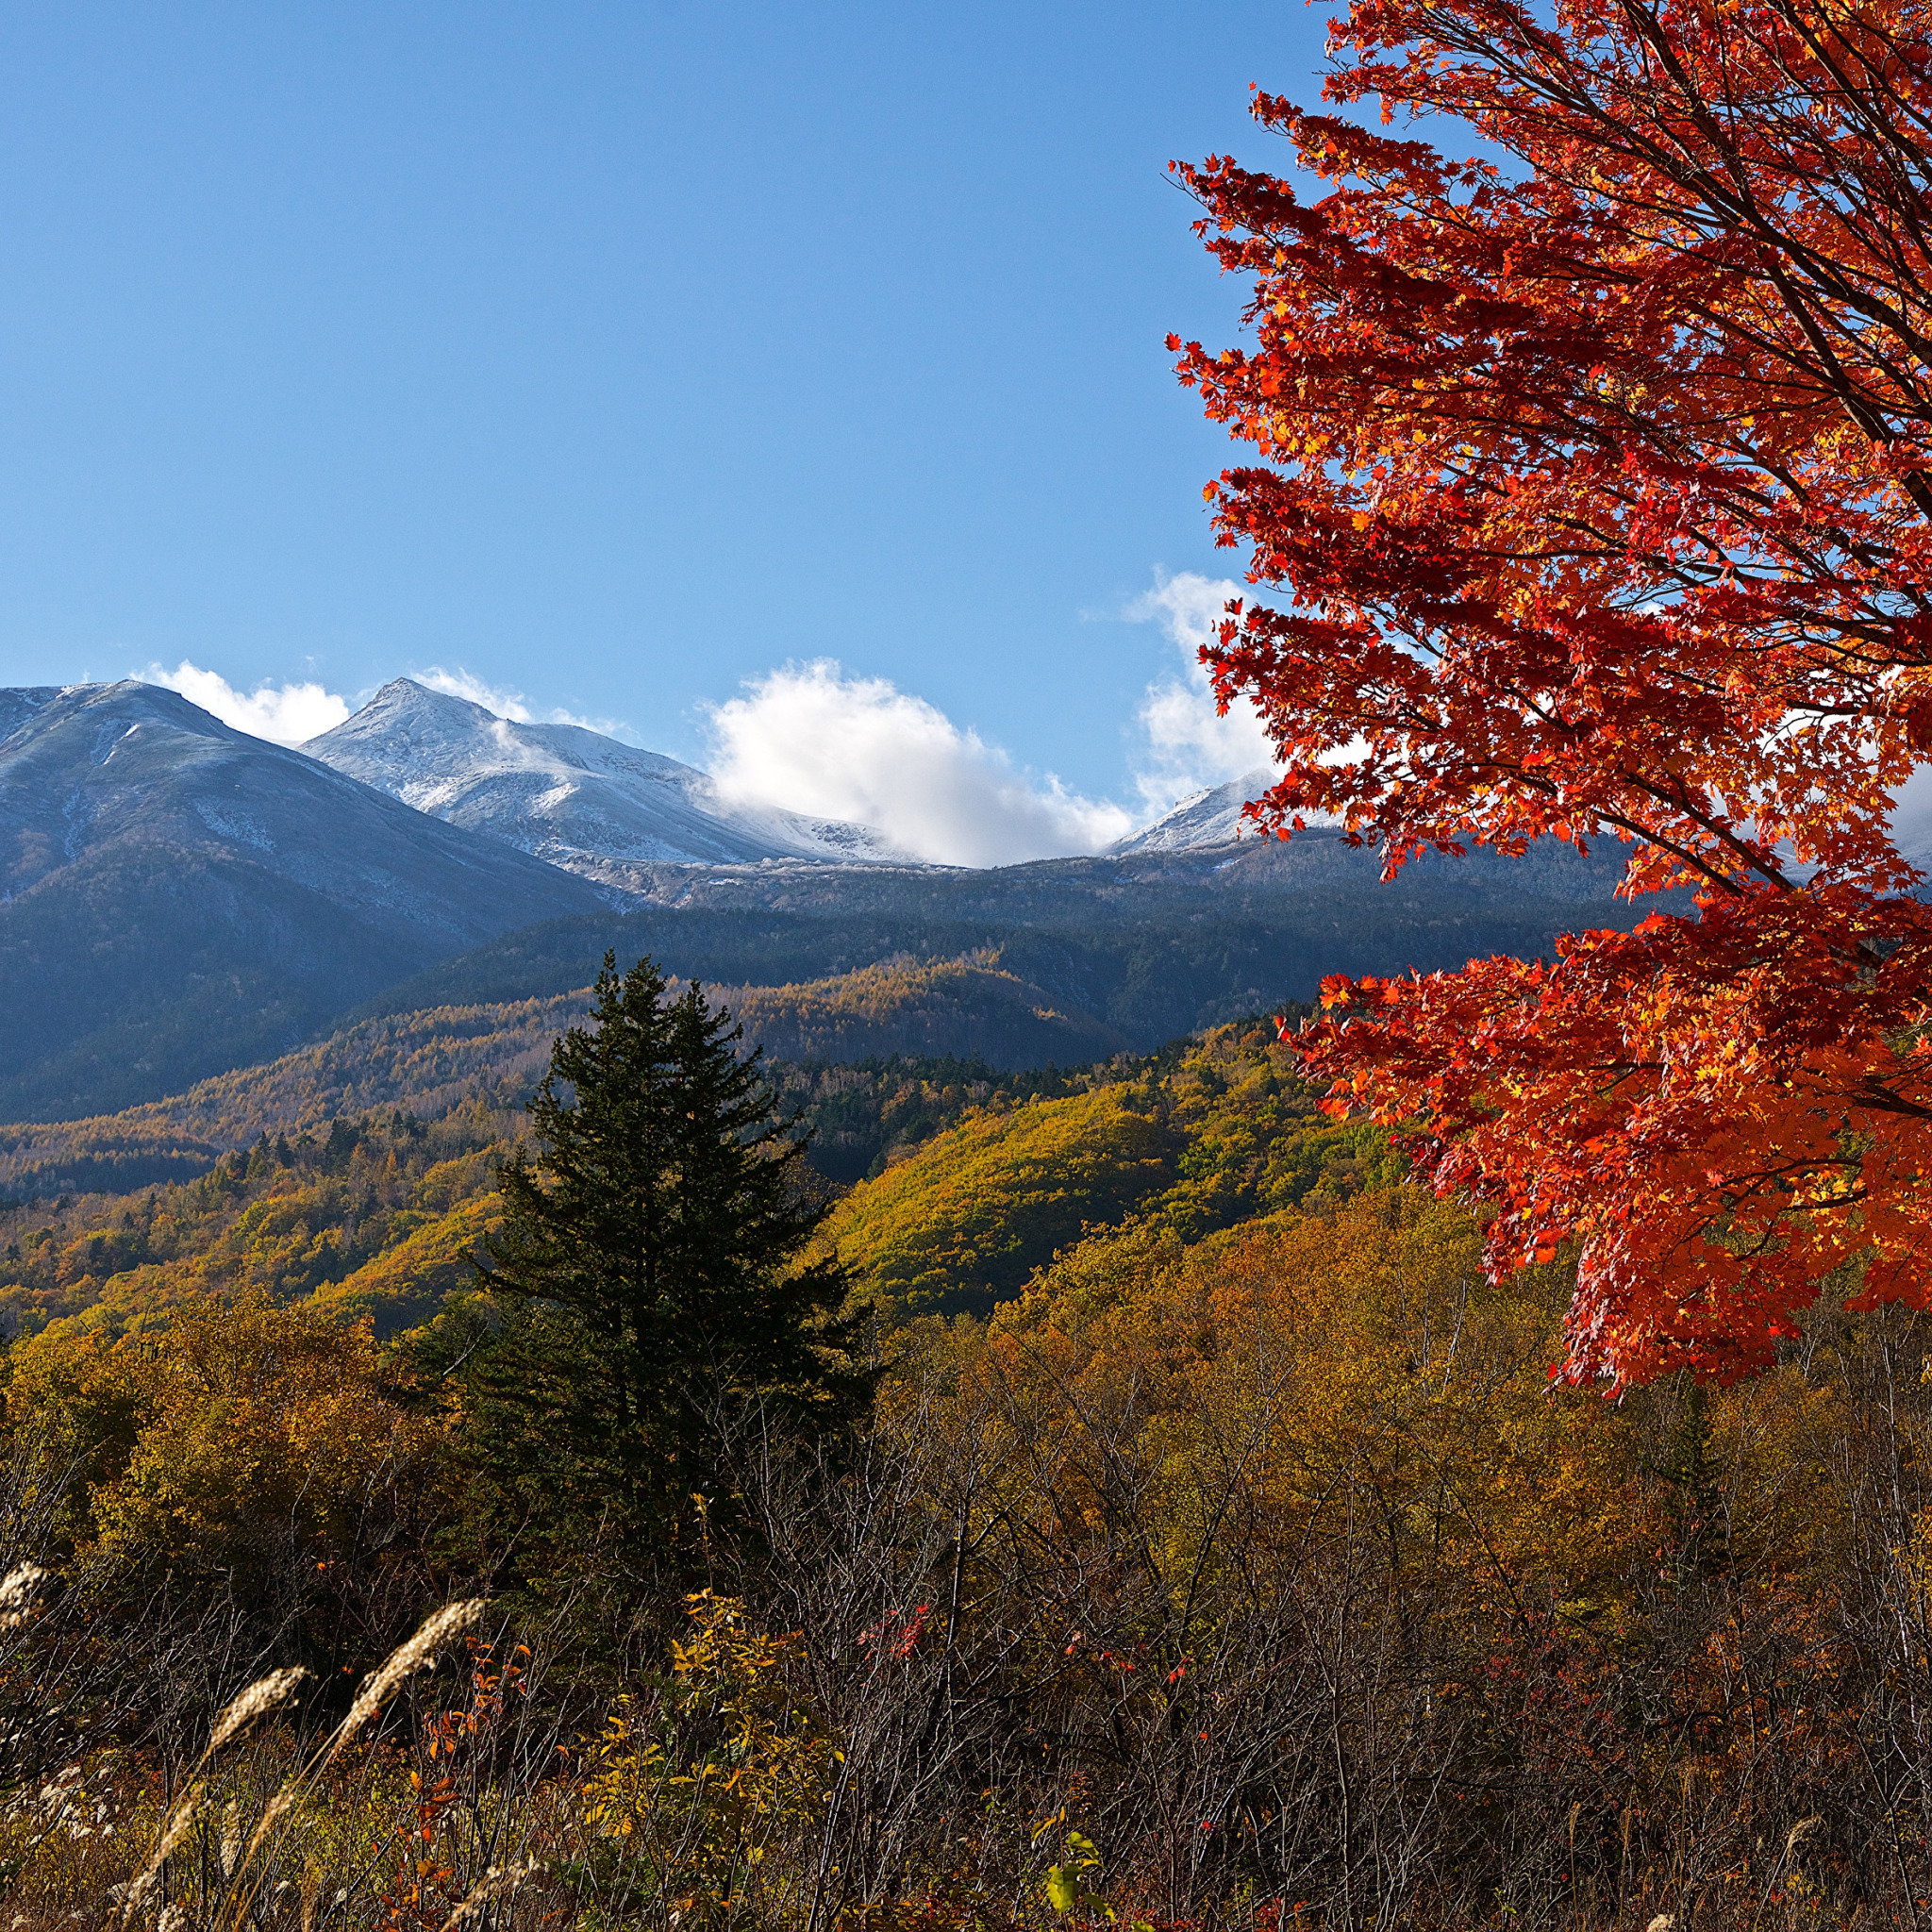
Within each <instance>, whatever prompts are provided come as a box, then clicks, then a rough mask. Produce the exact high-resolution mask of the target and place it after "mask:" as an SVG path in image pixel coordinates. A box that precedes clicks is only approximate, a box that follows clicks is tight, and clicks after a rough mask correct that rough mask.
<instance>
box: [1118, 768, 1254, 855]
mask: <svg viewBox="0 0 1932 1932" xmlns="http://www.w3.org/2000/svg"><path fill="white" fill-rule="evenodd" d="M1275 776H1276V774H1275V773H1274V772H1273V771H1271V770H1270V769H1269V767H1267V766H1266V765H1262V766H1260V767H1259V768H1258V769H1257V770H1256V771H1252V772H1249V773H1247V774H1245V775H1244V776H1242V777H1240V778H1234V779H1231V780H1230V781H1229V782H1228V783H1227V784H1225V785H1215V786H1211V787H1209V789H1208V791H1196V792H1194V793H1192V794H1191V796H1189V797H1187V798H1184V799H1182V800H1181V801H1180V803H1179V804H1178V805H1176V806H1174V808H1172V809H1171V810H1169V811H1167V812H1164V813H1163V814H1162V815H1161V816H1160V817H1159V818H1158V819H1156V820H1155V821H1154V823H1153V824H1151V825H1142V826H1141V829H1140V830H1139V831H1138V832H1130V833H1128V835H1127V836H1126V837H1125V838H1124V839H1121V840H1118V841H1115V842H1114V843H1113V844H1111V845H1109V846H1108V848H1107V849H1108V852H1110V853H1127V852H1198V851H1201V850H1202V849H1203V848H1205V847H1207V846H1209V845H1229V844H1232V843H1233V842H1234V841H1235V840H1236V839H1238V838H1240V837H1241V836H1242V833H1243V832H1244V831H1245V833H1246V835H1247V836H1248V837H1249V838H1254V837H1256V836H1257V835H1256V832H1255V828H1254V827H1253V826H1252V825H1247V824H1244V822H1243V821H1242V818H1241V810H1242V808H1243V807H1244V806H1246V805H1247V803H1248V801H1249V800H1250V799H1253V798H1259V797H1260V795H1261V794H1262V793H1263V792H1264V791H1267V790H1268V788H1269V787H1270V786H1271V785H1272V784H1274V780H1275Z"/></svg>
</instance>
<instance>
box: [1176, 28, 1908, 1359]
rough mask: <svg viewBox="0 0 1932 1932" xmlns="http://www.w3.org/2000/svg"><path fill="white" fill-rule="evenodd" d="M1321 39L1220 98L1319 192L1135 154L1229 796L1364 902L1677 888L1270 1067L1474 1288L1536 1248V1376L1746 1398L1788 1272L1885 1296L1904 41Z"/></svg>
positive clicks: (1894, 972)
mask: <svg viewBox="0 0 1932 1932" xmlns="http://www.w3.org/2000/svg"><path fill="white" fill-rule="evenodd" d="M1331 52H1332V53H1333V54H1335V55H1336V56H1337V57H1338V64H1337V68H1336V71H1335V72H1334V73H1333V74H1332V75H1331V76H1330V78H1329V80H1328V83H1327V87H1326V93H1327V97H1328V103H1329V106H1330V107H1331V108H1334V109H1340V110H1341V111H1331V112H1327V113H1322V114H1316V113H1310V112H1307V111H1304V110H1303V109H1301V108H1297V107H1294V106H1292V105H1291V104H1290V103H1289V102H1287V101H1285V100H1281V99H1278V98H1276V97H1274V96H1271V95H1260V96H1257V102H1256V108H1255V111H1256V114H1257V118H1258V119H1259V120H1260V122H1261V123H1262V124H1263V125H1264V126H1266V127H1268V128H1271V129H1273V130H1274V131H1275V132H1277V133H1280V134H1282V135H1284V136H1286V137H1287V138H1288V139H1289V141H1290V142H1291V143H1292V145H1293V148H1294V151H1295V154H1296V157H1297V159H1298V162H1299V164H1300V166H1301V167H1302V168H1303V169H1304V170H1306V171H1307V173H1308V174H1309V175H1313V176H1315V177H1317V178H1318V180H1319V181H1320V183H1321V184H1322V192H1320V193H1319V195H1318V196H1317V197H1316V198H1314V199H1312V200H1304V199H1303V198H1302V197H1301V196H1300V195H1298V194H1297V193H1296V192H1295V191H1294V189H1293V187H1292V186H1291V183H1289V182H1288V181H1286V180H1283V179H1281V178H1277V177H1276V176H1274V175H1268V174H1263V173H1256V172H1252V171H1250V170H1247V169H1244V168H1242V167H1241V166H1239V165H1238V164H1237V163H1236V162H1235V161H1233V160H1232V159H1229V158H1220V157H1216V158H1209V159H1208V161H1207V162H1205V163H1203V164H1201V165H1199V166H1191V167H1185V168H1182V169H1180V170H1179V173H1180V174H1181V175H1182V177H1183V178H1184V179H1185V181H1186V183H1187V185H1188V186H1189V187H1190V188H1191V191H1192V192H1194V194H1195V195H1196V196H1197V197H1198V198H1199V200H1200V201H1201V203H1202V205H1203V207H1204V208H1205V210H1206V216H1205V219H1204V220H1203V221H1202V222H1201V224H1200V228H1201V231H1202V233H1203V234H1204V236H1205V238H1206V239H1207V241H1208V245H1209V247H1210V248H1211V249H1212V250H1213V251H1214V253H1215V254H1217V255H1218V257H1219V258H1220V259H1221V261H1222V263H1223V265H1224V267H1225V268H1227V269H1228V270H1230V271H1233V272H1236V273H1239V274H1241V275H1244V276H1247V277H1249V278H1250V279H1251V281H1252V286H1253V290H1254V293H1253V297H1252V300H1251V301H1250V303H1249V304H1248V308H1247V311H1246V316H1245V320H1246V322H1247V324H1248V325H1249V327H1250V329H1251V332H1252V341H1251V343H1250V345H1249V346H1247V347H1244V348H1241V349H1234V350H1226V351H1223V352H1219V353H1210V352H1209V351H1208V350H1206V349H1204V348H1203V347H1202V346H1201V345H1200V344H1199V343H1190V344H1188V345H1187V346H1186V347H1185V349H1184V350H1182V355H1181V363H1180V371H1181V375H1182V379H1183V380H1184V381H1185V382H1187V383H1189V384H1190V385H1191V386H1192V387H1194V388H1195V389H1196V390H1198V391H1199V392H1200V394H1201V395H1202V397H1203V399H1204V402H1205V404H1206V406H1207V408H1208V413H1209V415H1210V416H1212V417H1213V418H1215V419H1216V420H1219V421H1221V422H1222V423H1224V424H1225V425H1227V426H1228V428H1229V429H1230V431H1231V432H1232V433H1233V434H1234V435H1236V436H1237V437H1239V438H1241V439H1243V440H1245V441H1249V442H1251V443H1252V444H1254V445H1255V447H1256V449H1257V452H1258V454H1259V456H1260V458H1262V461H1261V462H1260V463H1258V464H1257V465H1255V466H1252V467H1244V468H1237V469H1230V470H1228V471H1226V472H1224V474H1223V475H1222V476H1221V478H1220V480H1219V481H1218V483H1216V484H1215V485H1213V486H1211V488H1210V491H1209V497H1210V500H1211V502H1212V503H1213V506H1214V510H1215V517H1216V522H1217V527H1218V530H1219V534H1220V540H1221V541H1223V542H1224V543H1226V544H1230V545H1243V546H1246V547H1247V548H1248V549H1249V551H1250V553H1251V565H1250V577H1251V580H1252V581H1253V582H1255V583H1256V584H1257V585H1258V586H1261V587H1262V588H1263V590H1264V591H1267V592H1273V593H1274V594H1272V595H1266V596H1264V597H1261V598H1256V599H1241V600H1238V601H1237V602H1235V603H1234V604H1232V605H1230V607H1229V610H1228V614H1227V617H1226V620H1225V622H1224V625H1223V627H1222V633H1221V638H1220V641H1219V644H1218V645H1217V646H1216V647H1214V648H1212V649H1211V650H1210V651H1209V652H1208V654H1207V655H1208V661H1209V663H1210V665H1211V668H1212V672H1213V675H1214V679H1215V684H1216V689H1217V691H1218V692H1219V694H1220V696H1221V697H1222V699H1223V701H1224V703H1235V702H1241V701H1247V700H1252V701H1254V702H1255V703H1256V704H1257V706H1258V707H1259V708H1260V710H1261V712H1262V715H1263V716H1264V718H1265V719H1266V722H1267V724H1268V726H1269V729H1270V731H1271V733H1272V735H1273V736H1274V741H1275V742H1276V744H1277V746H1278V748H1279V753H1280V758H1281V761H1282V764H1283V767H1284V771H1283V775H1282V777H1281V780H1280V782H1279V783H1278V784H1277V785H1276V786H1275V788H1274V791H1272V792H1271V793H1270V794H1269V796H1268V798H1267V799H1266V800H1265V801H1263V802H1262V805H1261V807H1260V808H1259V815H1260V816H1261V817H1262V818H1263V820H1264V822H1265V823H1268V824H1272V825H1274V827H1276V828H1277V829H1281V830H1284V831H1292V830H1294V829H1297V828H1299V827H1301V826H1302V825H1303V824H1306V823H1307V820H1308V819H1309V818H1310V817H1312V816H1314V815H1317V814H1319V815H1321V816H1323V817H1326V818H1331V819H1333V820H1336V821H1338V822H1339V823H1340V824H1341V825H1342V826H1343V827H1344V830H1345V833H1346V835H1347V836H1348V837H1350V838H1351V839H1353V840H1354V841H1357V842H1363V843H1368V844H1371V845H1373V846H1374V847H1375V848H1376V849H1377V850H1378V851H1379V853H1380V854H1381V856H1382V858H1383V861H1384V866H1385V870H1386V872H1387V873H1389V874H1393V873H1394V872H1395V871H1396V870H1397V869H1398V868H1399V867H1400V866H1401V865H1402V864H1403V863H1404V862H1406V861H1407V859H1408V858H1411V857H1413V856H1414V855H1416V854H1417V853H1419V852H1422V851H1424V850H1428V849H1432V848H1433V849H1436V850H1440V851H1445V852H1451V853H1461V852H1464V851H1466V850H1467V849H1468V848H1469V847H1470V846H1471V845H1473V844H1482V845H1488V846H1490V847H1492V848H1494V849H1496V850H1498V851H1502V852H1505V853H1521V852H1523V851H1524V850H1525V849H1526V847H1527V846H1528V844H1529V842H1530V841H1533V840H1537V839H1541V838H1557V839H1561V840H1566V841H1570V842H1572V843H1574V844H1576V845H1578V846H1579V847H1581V846H1585V845H1587V843H1588V841H1591V840H1592V839H1600V838H1603V837H1612V838H1616V839H1618V840H1621V841H1626V842H1627V844H1628V847H1629V860H1628V865H1627V867H1626V872H1625V881H1624V884H1625V890H1626V891H1630V892H1632V893H1637V892H1643V891H1657V890H1659V889H1663V888H1667V887H1679V888H1688V889H1689V890H1690V891H1692V892H1694V894H1695V896H1696V904H1697V908H1698V910H1697V912H1696V914H1695V915H1694V916H1691V915H1689V914H1685V915H1670V916H1661V917H1657V918H1653V919H1651V920H1649V921H1647V922H1646V923H1645V924H1644V925H1643V926H1641V928H1640V929H1639V930H1638V931H1637V932H1636V933H1634V934H1630V935H1624V934H1620V933H1614V932H1598V933H1587V934H1584V935H1581V936H1580V937H1577V938H1574V939H1572V940H1570V941H1565V942H1564V944H1563V946H1562V947H1561V949H1560V952H1559V957H1558V958H1557V960H1556V961H1555V962H1554V963H1553V964H1546V965H1541V966H1530V965H1524V964H1522V963H1520V962H1516V961H1511V960H1487V961H1481V962H1476V963H1473V964H1472V965H1471V966H1470V967H1469V968H1468V969H1467V970H1466V971H1465V972H1463V973H1460V974H1439V975H1433V976H1431V977H1428V978H1426V979H1415V980H1409V981H1401V982H1394V983H1390V984H1376V983H1373V982H1368V983H1363V984H1361V985H1359V986H1355V987H1345V986H1334V987H1331V988H1330V989H1329V991H1328V1001H1329V1006H1330V1014H1329V1017H1328V1018H1327V1019H1326V1020H1324V1021H1323V1022H1321V1023H1319V1024H1317V1025H1316V1026H1315V1027H1313V1028H1312V1029H1311V1030H1310V1032H1309V1034H1308V1035H1307V1036H1306V1037H1305V1039H1304V1042H1303V1043H1304V1050H1305V1052H1306V1054H1307V1058H1308V1060H1309V1063H1310V1064H1311V1065H1312V1066H1313V1067H1314V1068H1315V1069H1316V1070H1318V1071H1320V1072H1322V1073H1324V1074H1328V1075H1330V1076H1332V1078H1333V1079H1334V1080H1335V1082H1336V1083H1337V1084H1336V1088H1335V1094H1336V1099H1335V1102H1334V1104H1335V1105H1338V1106H1365V1107H1367V1108H1372V1109H1373V1110H1374V1113H1375V1114H1376V1116H1377V1117H1379V1118H1382V1119H1385V1120H1388V1121H1390V1122H1391V1123H1395V1122H1401V1123H1407V1124H1415V1125H1419V1126H1420V1128H1421V1129H1422V1130H1423V1132H1424V1135H1425V1137H1426V1158H1427V1160H1428V1163H1429V1172H1430V1174H1431V1177H1432V1178H1433V1179H1434V1181H1435V1183H1436V1185H1437V1186H1438V1187H1440V1188H1443V1189H1459V1190H1465V1191H1469V1192H1471V1193H1472V1194H1474V1196H1476V1197H1477V1198H1478V1199H1481V1200H1484V1201H1487V1202H1491V1203H1493V1204H1494V1206H1495V1207H1496V1208H1497V1210H1498V1211H1497V1213H1496V1215H1495V1218H1494V1220H1493V1221H1492V1223H1491V1226H1490V1251H1489V1252H1490V1259H1491V1266H1492V1267H1495V1268H1498V1269H1501V1268H1507V1267H1510V1266H1515V1265H1519V1264H1521V1263H1522V1262H1524V1261H1525V1260H1527V1259H1531V1258H1534V1257H1546V1256H1549V1255H1551V1254H1553V1253H1554V1252H1555V1251H1556V1249H1557V1246H1558V1244H1559V1243H1562V1242H1564V1241H1573V1240H1574V1241H1576V1242H1577V1243H1578V1244H1579V1248H1578V1252H1579V1257H1580V1264H1579V1286H1578V1294H1577V1302H1576V1307H1575V1309H1574V1316H1573V1323H1572V1329H1571V1351H1570V1357H1569V1361H1568V1364H1567V1373H1568V1374H1571V1375H1572V1376H1573V1377H1598V1376H1602V1377H1607V1378H1608V1379H1609V1380H1610V1381H1611V1382H1612V1383H1613V1384H1621V1383H1622V1382H1624V1381H1629V1380H1633V1379H1641V1378H1645V1377H1648V1376H1650V1375H1653V1374H1657V1373H1660V1372H1661V1371H1663V1370H1666V1369H1670V1368H1674V1367H1680V1366H1688V1367H1691V1368H1692V1369H1694V1370H1696V1371H1697V1372H1699V1373H1700V1374H1715V1375H1719V1376H1723V1377H1731V1376H1735V1375H1739V1374H1746V1373H1749V1372H1750V1371H1751V1370H1753V1369H1755V1368H1757V1367H1759V1366H1761V1365H1762V1364H1763V1363H1764V1362H1765V1361H1766V1360H1768V1359H1769V1356H1770V1352H1771V1350H1772V1348H1773V1347H1774V1343H1775V1341H1776V1340H1777V1338H1779V1337H1780V1336H1783V1335H1788V1334H1790V1332H1791V1330H1792V1321H1793V1317H1794V1315H1795V1314H1796V1313H1797V1311H1799V1310H1800V1309H1802V1308H1803V1307H1805V1306H1806V1305H1807V1303H1808V1302H1809V1301H1810V1300H1811V1299H1812V1298H1813V1297H1814V1296H1815V1294H1816V1292H1817V1291H1818V1288H1819V1286H1820V1284H1821V1282H1822V1281H1823V1279H1824V1277H1825V1276H1826V1275H1827V1274H1831V1273H1832V1272H1833V1271H1834V1270H1840V1269H1843V1270H1845V1271H1846V1279H1847V1281H1848V1283H1849V1284H1850V1285H1851V1286H1852V1287H1853V1289H1854V1290H1855V1292H1856V1294H1857V1298H1858V1299H1859V1300H1861V1301H1863V1302H1868V1303H1869V1302H1872V1301H1876V1300H1880V1299H1901V1300H1907V1301H1911V1302H1915V1303H1918V1302H1924V1300H1925V1298H1926V1271H1925V1268H1924V1265H1923V1263H1922V1262H1921V1261H1920V1259H1919V1257H1920V1255H1921V1253H1922V1251H1925V1250H1926V1249H1927V1244H1928V1239H1932V1191H1928V1190H1926V1189H1925V1188H1924V1186H1923V1185H1922V1180H1921V1176H1922V1175H1923V1174H1924V1173H1925V1172H1926V1171H1927V1169H1928V1167H1932V1139H1928V1138H1927V1136H1926V1128H1927V1125H1928V1122H1932V1091H1928V1090H1927V1085H1926V1063H1925V1061H1924V1057H1923V1056H1922V1053H1921V1051H1920V1036H1921V1032H1922V1030H1923V1029H1924V1024H1925V1020H1926V1015H1927V1010H1928V1000H1932V929H1928V920H1927V909H1926V908H1924V906H1922V905H1921V903H1920V902H1919V901H1918V899H1917V898H1915V897H1914V896H1913V891H1914V889H1915V888H1916V887H1917V886H1918V885H1919V884H1920V875H1919V874H1918V873H1917V872H1916V871H1915V870H1914V868H1913V867H1912V866H1910V865H1909V864H1907V862H1906V861H1905V859H1904V858H1902V857H1901V855H1900V853H1899V851H1898V848H1897V846H1896V844H1895V842H1894V840H1893V838H1892V835H1891V824H1890V821H1891V813H1892V809H1893V800H1894V794H1895V792H1896V791H1897V788H1898V787H1899V786H1900V785H1901V784H1902V783H1903V782H1904V780H1905V779H1906V778H1907V775H1908V774H1910V773H1911V772H1912V770H1913V769H1914V767H1915V765H1916V764H1917V762H1918V761H1919V759H1920V758H1923V757H1924V756H1925V755H1926V754H1927V753H1928V752H1932V294H1928V291H1932V241H1928V229H1932V9H1928V8H1926V7H1924V6H1912V5H1908V4H1896V0H1887V4H1879V5H1872V6H1864V5H1860V6H1856V7H1852V8H1846V7H1843V6H1840V5H1838V4H1836V0H1832V4H1829V5H1822V4H1814V0H1774V4H1769V5H1757V4H1742V0H1672V4H1653V0H1588V4H1572V0H1565V4H1563V5H1560V6H1558V7H1557V8H1555V9H1554V11H1550V10H1547V9H1533V8H1528V7H1523V6H1517V5H1513V4H1509V0H1357V5H1356V6H1355V7H1354V8H1353V9H1352V10H1351V11H1350V12H1349V13H1348V14H1347V16H1346V17H1345V18H1344V19H1342V20H1341V22H1340V23H1339V24H1338V25H1336V26H1335V27H1334V29H1333V30H1332V38H1331ZM1373 96H1379V98H1380V102H1381V107H1382V121H1383V124H1384V125H1388V124H1389V123H1390V122H1391V120H1392V119H1393V117H1394V116H1395V115H1397V114H1400V113H1413V114H1416V115H1420V116H1427V117H1434V118H1437V119H1439V118H1440V117H1442V116H1445V115H1446V116H1453V117H1456V118H1457V119H1459V120H1460V121H1462V122H1463V123H1465V124H1467V125H1469V126H1470V127H1471V128H1473V129H1474V133H1475V134H1476V136H1477V137H1479V140H1480V142H1481V143H1482V146H1483V149H1484V152H1483V153H1482V154H1481V155H1479V156H1477V157H1476V158H1471V159H1468V160H1463V161H1455V160H1451V159H1448V158H1444V157H1443V155H1441V153H1440V152H1439V151H1438V150H1437V149H1436V148H1435V147H1433V146H1431V145H1429V144H1427V143H1425V142H1421V141H1414V140H1398V139H1395V138H1393V137H1392V136H1391V135H1388V134H1384V133H1380V132H1376V131H1374V130H1372V129H1369V128H1366V127H1363V126H1361V125H1357V123H1356V122H1355V121H1354V120H1353V119H1351V118H1349V115H1348V111H1347V110H1349V109H1350V108H1354V107H1355V106H1356V105H1357V104H1359V103H1361V102H1363V101H1366V100H1368V99H1369V98H1371V97H1373ZM1174 347H1176V348H1177V349H1179V348H1181V345H1180V344H1179V343H1178V342H1175V343H1174Z"/></svg>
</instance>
